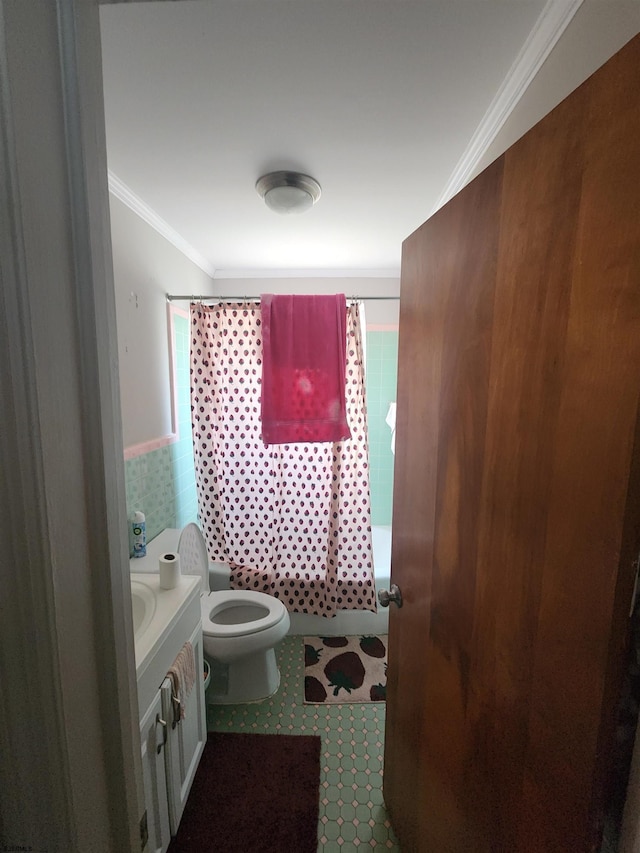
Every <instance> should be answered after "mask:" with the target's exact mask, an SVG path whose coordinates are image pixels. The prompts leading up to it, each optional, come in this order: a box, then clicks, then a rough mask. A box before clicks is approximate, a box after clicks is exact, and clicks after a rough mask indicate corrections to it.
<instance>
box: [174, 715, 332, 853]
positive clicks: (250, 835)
mask: <svg viewBox="0 0 640 853" xmlns="http://www.w3.org/2000/svg"><path fill="white" fill-rule="evenodd" d="M319 792H320V737H318V736H316V735H271V734H253V733H251V734H245V733H235V732H209V735H208V737H207V743H206V744H205V748H204V752H203V753H202V759H201V761H200V764H199V766H198V770H197V772H196V775H195V778H194V780H193V785H192V787H191V793H190V794H189V798H188V799H187V803H186V806H185V809H184V813H183V815H182V820H181V821H180V826H179V827H178V834H177V835H176V836H175V838H173V839H172V841H171V844H170V845H169V849H168V853H223V851H224V853H283V851H292V853H293V851H296V853H316V849H317V846H318V813H319Z"/></svg>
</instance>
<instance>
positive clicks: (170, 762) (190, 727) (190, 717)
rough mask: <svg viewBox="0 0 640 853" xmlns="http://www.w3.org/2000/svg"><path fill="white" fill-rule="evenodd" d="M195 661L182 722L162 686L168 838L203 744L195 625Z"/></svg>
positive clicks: (204, 727)
mask: <svg viewBox="0 0 640 853" xmlns="http://www.w3.org/2000/svg"><path fill="white" fill-rule="evenodd" d="M190 642H191V645H192V646H193V652H194V655H195V659H196V683H195V684H194V686H193V690H192V691H191V693H190V694H189V696H188V697H187V699H186V701H185V715H184V719H179V718H178V719H175V718H174V705H173V702H172V701H171V682H170V680H169V679H168V678H165V680H164V681H163V682H162V687H161V690H160V692H161V695H162V712H163V715H164V716H163V719H164V720H166V722H167V742H166V745H165V749H164V761H165V767H166V773H167V799H168V803H169V826H170V829H171V835H175V834H176V832H177V831H178V825H179V823H180V818H181V817H182V812H183V811H184V806H185V803H186V802H187V797H188V796H189V791H190V790H191V783H192V782H193V777H194V776H195V773H196V770H197V768H198V762H199V761H200V756H201V755H202V750H203V749H204V745H205V743H206V740H207V724H206V718H205V717H206V715H205V703H204V679H203V677H202V673H203V657H202V629H201V626H200V625H198V628H197V630H196V631H194V632H193V634H192V635H191V637H190Z"/></svg>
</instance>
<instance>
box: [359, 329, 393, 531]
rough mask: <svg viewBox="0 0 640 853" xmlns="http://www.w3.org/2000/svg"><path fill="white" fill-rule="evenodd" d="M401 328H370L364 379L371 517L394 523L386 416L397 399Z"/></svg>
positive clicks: (388, 434)
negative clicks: (399, 331) (365, 387)
mask: <svg viewBox="0 0 640 853" xmlns="http://www.w3.org/2000/svg"><path fill="white" fill-rule="evenodd" d="M397 373H398V332H397V331H380V332H375V331H368V332H367V353H366V370H365V382H366V386H367V415H368V426H369V463H370V466H371V521H372V523H373V524H385V525H389V524H391V510H392V506H393V464H394V456H393V453H392V452H391V430H390V429H389V427H388V426H387V424H386V422H385V419H386V417H387V413H388V411H389V403H391V402H395V399H396V379H397Z"/></svg>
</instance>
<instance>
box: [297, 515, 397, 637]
mask: <svg viewBox="0 0 640 853" xmlns="http://www.w3.org/2000/svg"><path fill="white" fill-rule="evenodd" d="M371 532H372V537H371V538H372V540H373V567H374V573H375V578H376V599H377V595H378V590H380V589H389V587H390V585H391V580H390V576H391V527H382V526H374V527H372V528H371ZM289 618H290V620H291V626H290V628H289V634H295V635H303V636H304V635H305V634H307V635H308V636H320V637H341V636H346V635H350V634H386V633H387V630H388V627H389V608H388V607H380V605H378V612H377V613H372V612H371V611H370V610H338V611H337V613H336V614H335V615H334V616H330V617H327V616H310V615H309V614H307V613H290V614H289Z"/></svg>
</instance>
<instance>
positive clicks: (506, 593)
mask: <svg viewBox="0 0 640 853" xmlns="http://www.w3.org/2000/svg"><path fill="white" fill-rule="evenodd" d="M399 346H400V352H399V373H398V418H397V446H396V469H395V470H396V473H395V493H394V519H393V546H392V579H393V581H394V582H395V583H397V584H398V585H399V586H400V588H401V590H402V594H403V597H404V606H403V607H402V609H400V610H397V609H396V610H393V612H392V613H391V615H390V627H389V633H390V636H389V649H390V658H389V671H388V677H389V682H388V701H387V728H386V749H385V773H384V795H385V802H386V804H387V807H388V809H389V812H390V816H391V820H392V822H393V824H394V827H395V828H396V831H397V833H398V836H399V838H400V841H401V845H402V850H403V851H406V853H409V851H425V853H427V851H429V853H449V851H451V853H458V851H460V853H461V852H462V851H465V853H467V851H469V853H485V851H504V853H522V852H523V851H527V853H529V851H530V853H552V851H562V853H566V851H571V853H580V852H581V851H590V850H597V849H598V845H599V840H600V834H601V822H602V814H603V808H604V803H605V799H606V788H607V779H608V774H609V771H610V758H611V748H612V744H613V737H614V706H615V702H616V698H617V694H618V691H619V687H620V680H621V668H622V666H623V663H624V654H625V642H626V636H627V624H628V616H629V605H630V599H631V595H632V589H633V583H634V570H633V561H634V558H635V557H636V555H637V549H638V547H639V546H640V541H639V536H638V533H639V526H640V489H639V480H640V466H639V460H638V456H639V454H638V452H637V448H636V442H637V438H638V436H637V415H638V395H639V390H640V37H639V38H636V39H635V40H634V41H632V42H631V43H630V44H629V45H627V47H626V48H624V49H623V51H621V52H620V53H619V54H617V55H616V56H615V57H614V58H613V59H611V60H610V61H609V62H608V63H607V64H606V65H605V66H604V67H603V68H602V69H600V70H599V71H598V72H597V73H596V74H595V75H594V76H593V77H591V78H590V79H589V80H588V81H587V82H586V83H584V84H583V85H582V86H581V87H580V88H579V89H578V90H576V92H574V93H573V94H572V95H571V96H570V97H569V98H567V99H566V100H565V101H564V102H563V103H562V104H561V105H560V106H559V107H557V108H556V109H555V110H554V111H553V112H552V113H550V114H549V115H548V116H547V117H546V118H545V119H544V120H543V121H542V122H540V123H539V124H538V125H536V127H535V128H533V129H532V130H531V131H530V132H529V133H527V134H526V135H525V136H524V137H523V138H522V139H521V140H520V141H519V142H518V143H516V144H515V145H514V146H513V147H512V148H511V149H509V151H507V152H506V153H505V155H503V156H502V157H501V158H500V159H499V160H497V161H496V162H495V163H494V164H493V165H492V166H490V167H489V168H488V169H487V170H486V171H485V172H483V173H482V174H481V175H480V176H479V177H478V178H477V179H476V180H475V181H473V182H472V183H471V184H470V185H469V186H468V187H466V188H465V189H464V190H463V191H462V192H461V193H460V194H459V195H458V196H456V198H454V199H453V200H452V201H451V202H449V204H447V205H446V206H445V207H444V208H443V209H442V210H440V211H439V212H438V213H437V214H436V215H435V216H433V217H432V218H431V219H430V220H429V221H428V222H426V223H425V224H424V225H423V226H422V227H421V228H420V229H418V230H417V231H416V232H415V233H414V234H413V235H412V236H411V237H409V238H408V239H407V240H406V241H405V244H404V246H403V257H402V287H401V307H400V344H399Z"/></svg>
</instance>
